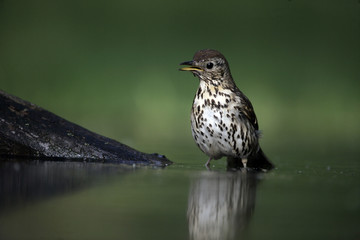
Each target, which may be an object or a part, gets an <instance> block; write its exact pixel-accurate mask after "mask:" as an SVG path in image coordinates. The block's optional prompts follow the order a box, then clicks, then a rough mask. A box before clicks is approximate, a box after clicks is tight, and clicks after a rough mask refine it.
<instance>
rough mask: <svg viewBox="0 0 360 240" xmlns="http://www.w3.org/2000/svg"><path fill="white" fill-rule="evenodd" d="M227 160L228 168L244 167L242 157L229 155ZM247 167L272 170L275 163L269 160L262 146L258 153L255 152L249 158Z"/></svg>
mask: <svg viewBox="0 0 360 240" xmlns="http://www.w3.org/2000/svg"><path fill="white" fill-rule="evenodd" d="M227 160H228V161H227V163H228V166H227V168H228V169H239V168H243V167H244V166H243V163H242V160H241V159H240V158H233V157H228V159H227ZM246 167H248V168H251V169H254V170H260V171H270V170H271V169H273V168H274V165H273V164H272V163H271V162H270V161H269V159H268V158H267V157H266V156H265V154H264V152H263V151H262V150H261V148H260V149H259V151H258V152H257V153H256V154H253V155H251V156H249V157H248V158H247V163H246Z"/></svg>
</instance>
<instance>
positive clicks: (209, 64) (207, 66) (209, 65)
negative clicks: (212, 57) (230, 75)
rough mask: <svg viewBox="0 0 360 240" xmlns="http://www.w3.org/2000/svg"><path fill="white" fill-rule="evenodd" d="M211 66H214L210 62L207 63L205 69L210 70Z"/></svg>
mask: <svg viewBox="0 0 360 240" xmlns="http://www.w3.org/2000/svg"><path fill="white" fill-rule="evenodd" d="M213 66H214V64H213V63H212V62H209V63H208V64H206V68H207V69H212V68H213Z"/></svg>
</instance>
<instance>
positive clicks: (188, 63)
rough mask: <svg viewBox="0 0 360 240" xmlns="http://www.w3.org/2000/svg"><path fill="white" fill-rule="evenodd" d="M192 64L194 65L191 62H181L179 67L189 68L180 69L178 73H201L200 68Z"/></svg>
mask: <svg viewBox="0 0 360 240" xmlns="http://www.w3.org/2000/svg"><path fill="white" fill-rule="evenodd" d="M193 64H194V62H193V61H187V62H182V63H180V65H189V66H190V67H183V68H180V69H179V70H180V71H203V70H202V69H201V68H199V67H195V66H193Z"/></svg>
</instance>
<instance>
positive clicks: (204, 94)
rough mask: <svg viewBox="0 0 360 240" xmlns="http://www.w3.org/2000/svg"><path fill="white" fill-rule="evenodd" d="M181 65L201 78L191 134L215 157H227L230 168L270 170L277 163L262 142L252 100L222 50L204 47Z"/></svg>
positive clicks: (193, 106)
mask: <svg viewBox="0 0 360 240" xmlns="http://www.w3.org/2000/svg"><path fill="white" fill-rule="evenodd" d="M180 65H186V66H185V67H182V68H180V69H179V70H181V71H189V72H191V73H193V75H194V76H195V77H198V78H199V87H198V89H197V91H196V94H195V97H194V100H193V103H192V108H191V131H192V136H193V138H194V140H195V142H196V144H197V146H198V147H199V148H200V150H201V151H202V152H204V153H205V154H206V155H207V156H208V157H209V158H208V160H207V162H206V164H205V166H206V167H207V168H209V167H210V162H211V161H212V160H217V159H220V158H222V157H227V162H228V168H229V166H230V168H241V169H247V168H251V169H260V170H263V171H267V170H270V169H272V168H273V167H274V165H273V164H272V163H271V162H270V161H269V160H268V158H267V157H266V156H265V154H264V152H263V151H262V149H261V147H260V145H259V138H260V137H261V132H260V130H259V125H258V121H257V118H256V115H255V111H254V108H253V106H252V104H251V102H250V100H249V99H248V98H247V97H246V96H245V94H244V93H243V92H241V91H240V90H239V88H238V87H237V86H236V84H235V81H234V80H233V77H232V75H231V72H230V68H229V63H228V61H227V60H226V58H225V57H224V55H223V54H222V53H220V52H219V51H217V50H214V49H203V50H199V51H197V52H196V53H195V55H194V57H193V59H192V60H191V61H185V62H182V63H180Z"/></svg>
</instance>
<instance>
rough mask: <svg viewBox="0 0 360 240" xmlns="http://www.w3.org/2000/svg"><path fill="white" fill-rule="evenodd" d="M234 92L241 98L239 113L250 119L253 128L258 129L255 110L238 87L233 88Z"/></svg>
mask: <svg viewBox="0 0 360 240" xmlns="http://www.w3.org/2000/svg"><path fill="white" fill-rule="evenodd" d="M235 92H236V95H237V96H239V97H240V99H241V109H240V111H241V114H242V115H244V116H245V117H246V118H247V119H248V120H249V121H250V123H251V124H252V125H253V126H254V128H255V130H259V125H258V121H257V118H256V115H255V111H254V108H253V106H252V104H251V102H250V100H249V99H248V98H247V97H246V96H245V94H243V93H242V92H241V91H240V90H239V89H238V88H236V89H235Z"/></svg>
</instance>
